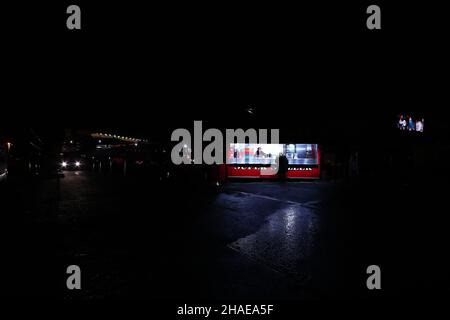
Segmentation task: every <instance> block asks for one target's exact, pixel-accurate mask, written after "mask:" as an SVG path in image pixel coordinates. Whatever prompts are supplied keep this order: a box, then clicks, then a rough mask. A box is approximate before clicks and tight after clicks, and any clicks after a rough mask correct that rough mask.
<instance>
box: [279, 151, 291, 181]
mask: <svg viewBox="0 0 450 320" xmlns="http://www.w3.org/2000/svg"><path fill="white" fill-rule="evenodd" d="M288 165H289V161H288V158H287V157H286V156H285V155H284V154H281V155H280V157H279V158H278V177H279V179H280V180H286V175H287V171H288Z"/></svg>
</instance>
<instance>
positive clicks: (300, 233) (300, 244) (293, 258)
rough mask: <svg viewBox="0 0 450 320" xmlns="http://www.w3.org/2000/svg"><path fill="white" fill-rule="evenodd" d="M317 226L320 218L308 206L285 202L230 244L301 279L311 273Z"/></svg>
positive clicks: (303, 279)
mask: <svg viewBox="0 0 450 320" xmlns="http://www.w3.org/2000/svg"><path fill="white" fill-rule="evenodd" d="M318 226H319V218H318V216H317V215H316V214H315V213H314V212H313V211H312V210H311V209H308V208H304V207H302V206H301V205H287V206H285V207H283V208H281V209H279V210H278V211H276V212H275V213H274V214H272V215H270V216H268V217H267V219H266V223H265V224H263V226H262V227H261V228H260V229H259V230H258V231H257V232H255V233H253V234H251V235H248V236H246V237H243V238H241V239H239V240H237V241H235V242H233V243H231V244H230V245H229V247H230V248H232V249H234V250H236V251H238V252H240V253H242V254H245V255H247V256H248V257H250V258H252V259H255V260H257V261H259V262H261V263H264V264H265V265H267V266H269V267H271V268H272V269H274V270H276V271H279V272H282V273H284V274H287V275H289V276H291V277H293V278H295V279H296V280H297V281H300V282H303V281H307V280H308V276H307V275H308V274H310V272H309V271H310V270H308V269H309V260H310V259H311V256H312V255H313V253H314V249H315V237H316V234H317V230H318Z"/></svg>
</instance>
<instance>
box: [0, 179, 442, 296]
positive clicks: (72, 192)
mask: <svg viewBox="0 0 450 320" xmlns="http://www.w3.org/2000/svg"><path fill="white" fill-rule="evenodd" d="M24 185H25V186H26V187H23V186H24ZM358 190H359V192H361V188H359V189H358ZM358 190H355V189H349V187H348V186H345V185H341V184H332V183H326V182H320V181H318V182H285V183H283V182H263V181H258V182H229V183H227V184H226V185H224V186H220V187H218V188H211V187H209V188H205V187H204V186H196V185H192V184H189V183H184V184H179V183H155V182H150V181H146V180H145V179H137V178H130V177H129V178H126V179H125V178H123V177H120V176H111V175H109V174H99V173H92V172H66V173H65V176H64V177H63V178H61V179H59V180H58V179H55V178H49V179H43V180H37V181H33V182H30V183H26V184H24V183H20V184H14V183H11V184H10V186H9V187H8V190H7V191H5V192H3V193H2V194H3V196H4V200H3V201H6V203H7V206H6V207H7V208H8V212H9V215H8V217H7V218H6V220H5V224H3V226H4V228H3V232H2V239H1V240H2V244H3V248H4V252H5V257H7V258H6V259H5V261H7V263H4V264H3V265H2V269H3V270H2V272H4V274H8V275H9V277H8V281H7V286H6V289H4V291H3V292H6V293H7V294H8V295H9V294H15V295H34V296H51V297H56V298H63V299H76V298H83V299H84V298H87V299H91V298H149V299H170V300H177V301H188V300H200V301H204V300H208V299H212V300H221V301H223V300H230V299H234V300H236V299H238V300H239V299H247V300H248V299H251V300H254V299H257V300H269V301H277V300H284V301H285V300H294V301H295V300H303V299H336V298H337V299H346V298H352V297H353V298H354V297H355V296H358V295H359V294H360V292H362V291H363V289H364V283H365V273H364V272H365V269H364V266H366V265H369V264H372V263H373V261H375V262H378V261H380V262H381V264H382V265H383V266H385V267H386V268H388V269H389V267H392V268H391V270H394V271H392V272H397V271H398V272H399V273H398V274H396V276H397V275H405V276H409V274H407V273H405V271H404V269H403V268H402V266H403V265H404V264H405V263H409V262H411V261H412V260H414V259H415V258H416V257H417V251H416V248H421V249H423V248H424V247H426V246H427V245H428V242H426V243H424V242H423V241H417V240H414V241H411V239H413V237H411V236H412V231H411V230H414V229H412V228H413V227H417V221H416V220H406V221H405V220H401V222H400V220H396V219H392V218H391V219H390V220H386V219H385V214H384V213H382V212H381V211H379V209H380V208H379V204H378V205H375V204H372V205H371V206H367V203H370V201H371V199H372V197H373V192H372V191H373V190H369V191H368V192H362V193H358ZM5 195H6V196H5ZM369 195H370V196H369ZM355 197H356V198H355ZM365 197H369V198H365ZM361 209H364V215H362V214H361ZM377 213H378V214H379V219H377V221H375V223H372V225H371V222H373V221H372V219H373V217H374V216H375V214H377ZM411 213H412V212H411ZM355 215H356V216H355ZM402 218H404V217H402ZM379 221H389V222H390V226H389V227H388V228H386V227H384V229H383V234H380V232H379V230H380V226H381V223H380V222H379ZM419 223H421V224H423V222H419ZM383 224H384V223H383ZM357 225H358V226H361V225H363V226H365V228H363V229H361V228H358V229H357V228H356V226H357ZM400 225H401V227H402V232H403V233H402V235H403V237H402V241H396V242H395V243H390V241H391V240H393V239H397V238H398V235H397V234H395V232H393V233H391V232H392V230H395V229H398V228H399V227H400ZM425 225H428V224H425ZM409 227H411V228H409ZM355 230H357V231H355ZM408 230H409V231H408ZM405 239H408V240H405ZM434 240H435V239H433V241H434ZM5 244H7V245H5ZM440 248H441V247H439V248H435V249H434V250H436V251H439V250H440ZM434 250H433V252H434ZM431 255H432V253H431V252H430V253H423V254H422V256H423V257H427V256H431ZM392 257H394V258H395V259H393V260H392V261H391V260H389V259H390V258H392ZM393 263H395V268H394V267H393V266H394V264H393ZM71 264H77V265H79V266H80V267H81V270H82V287H83V288H82V290H81V291H77V292H74V291H68V290H66V288H65V280H66V274H65V270H66V268H67V266H68V265H71ZM426 265H427V263H425V262H423V261H422V262H421V263H420V265H419V266H418V267H417V268H414V270H417V269H420V268H421V267H423V266H426ZM30 266H34V269H33V270H34V271H35V272H34V273H33V274H31V275H30V273H29V268H30ZM36 274H39V275H40V276H39V277H37V276H35V275H36ZM391 277H392V276H391ZM386 278H389V276H388V277H386ZM406 278H407V277H406ZM395 279H397V277H396V278H395ZM424 281H425V282H427V281H428V282H430V277H427V278H426V279H424ZM418 283H423V281H422V282H420V281H419V282H418ZM405 284H406V285H407V286H408V285H409V286H411V283H409V282H407V280H405V279H404V278H403V280H402V281H400V282H399V284H398V289H399V290H402V289H404V287H403V286H404V285H405ZM393 287H395V286H393ZM412 287H414V284H413V285H412Z"/></svg>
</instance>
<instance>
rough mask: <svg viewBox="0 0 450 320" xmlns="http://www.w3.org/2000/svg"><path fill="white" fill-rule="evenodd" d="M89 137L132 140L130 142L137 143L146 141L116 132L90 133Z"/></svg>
mask: <svg viewBox="0 0 450 320" xmlns="http://www.w3.org/2000/svg"><path fill="white" fill-rule="evenodd" d="M91 137H92V138H94V139H117V140H121V141H126V142H132V143H138V142H145V143H147V142H148V140H146V139H138V138H132V137H127V136H122V135H117V134H110V133H97V132H96V133H91Z"/></svg>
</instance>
